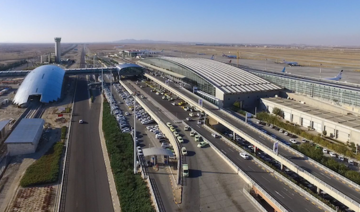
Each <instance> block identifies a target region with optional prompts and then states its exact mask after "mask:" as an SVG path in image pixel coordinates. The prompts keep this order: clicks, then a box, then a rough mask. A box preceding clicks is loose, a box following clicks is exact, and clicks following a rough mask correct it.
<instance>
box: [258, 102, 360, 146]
mask: <svg viewBox="0 0 360 212" xmlns="http://www.w3.org/2000/svg"><path fill="white" fill-rule="evenodd" d="M261 100H262V103H263V105H264V106H265V107H266V108H267V110H268V111H269V112H272V109H273V108H274V107H277V108H279V109H281V110H282V111H283V113H284V119H285V120H287V121H290V122H293V123H296V124H299V125H300V126H303V127H310V128H313V129H314V130H316V131H317V132H319V133H322V132H323V131H324V130H325V131H327V135H328V136H330V134H332V135H333V136H330V137H333V138H335V139H337V140H339V141H342V142H347V141H350V142H354V143H357V144H360V117H357V116H354V115H351V114H348V115H344V114H340V113H334V112H330V111H326V110H324V108H316V107H313V106H309V105H306V103H301V102H297V101H294V100H290V99H285V98H263V99H261Z"/></svg>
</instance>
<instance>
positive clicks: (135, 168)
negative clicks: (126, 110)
mask: <svg viewBox="0 0 360 212" xmlns="http://www.w3.org/2000/svg"><path fill="white" fill-rule="evenodd" d="M133 97H134V112H133V115H134V133H133V139H134V174H136V173H137V167H136V117H135V114H136V92H135V91H134V94H133Z"/></svg>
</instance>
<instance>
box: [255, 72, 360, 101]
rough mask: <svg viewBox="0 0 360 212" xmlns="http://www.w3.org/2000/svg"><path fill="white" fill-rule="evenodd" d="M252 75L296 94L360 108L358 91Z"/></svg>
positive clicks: (263, 74)
mask: <svg viewBox="0 0 360 212" xmlns="http://www.w3.org/2000/svg"><path fill="white" fill-rule="evenodd" d="M253 74H256V75H258V76H260V77H262V78H264V79H266V80H268V81H270V82H272V83H275V84H277V85H279V86H282V87H285V88H286V89H289V90H291V91H294V92H296V93H300V94H305V95H308V96H311V97H314V98H319V99H324V100H327V101H333V102H336V103H338V104H340V105H341V104H347V105H352V106H355V107H360V92H358V91H353V90H349V89H344V88H338V87H333V86H328V85H322V84H316V83H311V82H305V81H300V80H294V79H289V78H284V77H280V76H273V75H268V74H265V73H259V72H253Z"/></svg>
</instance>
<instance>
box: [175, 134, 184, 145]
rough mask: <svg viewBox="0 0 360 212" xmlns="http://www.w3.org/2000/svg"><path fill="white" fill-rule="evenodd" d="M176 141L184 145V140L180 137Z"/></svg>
mask: <svg viewBox="0 0 360 212" xmlns="http://www.w3.org/2000/svg"><path fill="white" fill-rule="evenodd" d="M176 139H177V140H178V141H179V143H184V139H183V138H182V137H181V136H177V137H176Z"/></svg>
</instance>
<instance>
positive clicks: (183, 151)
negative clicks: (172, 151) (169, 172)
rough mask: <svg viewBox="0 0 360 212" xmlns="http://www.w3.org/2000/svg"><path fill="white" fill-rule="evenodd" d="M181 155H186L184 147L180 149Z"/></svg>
mask: <svg viewBox="0 0 360 212" xmlns="http://www.w3.org/2000/svg"><path fill="white" fill-rule="evenodd" d="M181 154H182V155H187V150H186V147H182V148H181Z"/></svg>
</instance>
